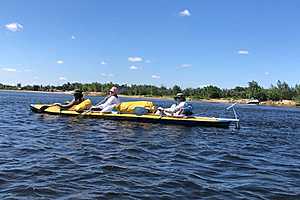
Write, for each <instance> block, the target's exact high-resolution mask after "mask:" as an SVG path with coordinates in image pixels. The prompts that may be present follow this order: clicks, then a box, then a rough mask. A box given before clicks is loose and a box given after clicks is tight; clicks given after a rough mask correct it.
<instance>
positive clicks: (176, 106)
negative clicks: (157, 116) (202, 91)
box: [165, 102, 187, 114]
mask: <svg viewBox="0 0 300 200" xmlns="http://www.w3.org/2000/svg"><path fill="white" fill-rule="evenodd" d="M186 104H187V103H186V102H180V103H179V104H173V105H172V106H171V107H170V108H166V109H165V111H167V112H170V113H173V114H178V113H179V111H180V110H181V109H183V108H185V107H186V106H187V105H186Z"/></svg>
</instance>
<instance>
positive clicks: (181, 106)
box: [155, 93, 193, 117]
mask: <svg viewBox="0 0 300 200" xmlns="http://www.w3.org/2000/svg"><path fill="white" fill-rule="evenodd" d="M174 99H175V101H176V104H173V105H172V106H171V107H170V108H162V107H158V108H157V112H156V113H155V114H157V115H162V116H163V115H166V116H175V117H180V116H188V115H192V114H193V112H192V106H191V105H189V104H188V103H187V102H186V99H185V96H184V94H183V93H178V94H177V95H176V96H175V97H174Z"/></svg>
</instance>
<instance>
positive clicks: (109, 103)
mask: <svg viewBox="0 0 300 200" xmlns="http://www.w3.org/2000/svg"><path fill="white" fill-rule="evenodd" d="M115 102H116V97H115V96H111V97H109V98H108V99H107V100H106V101H105V102H104V103H103V104H100V105H99V106H97V107H100V108H101V109H103V108H105V107H107V106H109V105H112V104H115Z"/></svg>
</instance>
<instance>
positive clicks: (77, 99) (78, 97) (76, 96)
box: [53, 90, 85, 109]
mask: <svg viewBox="0 0 300 200" xmlns="http://www.w3.org/2000/svg"><path fill="white" fill-rule="evenodd" d="M72 93H73V95H74V99H73V100H72V101H71V102H70V103H68V104H61V103H54V104H53V105H54V106H59V107H61V108H63V109H69V108H71V107H72V106H75V105H78V104H80V103H81V102H83V101H84V100H85V99H84V98H83V93H82V91H81V90H74V91H73V92H72Z"/></svg>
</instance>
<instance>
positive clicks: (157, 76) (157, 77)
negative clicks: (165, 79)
mask: <svg viewBox="0 0 300 200" xmlns="http://www.w3.org/2000/svg"><path fill="white" fill-rule="evenodd" d="M151 78H153V79H160V76H159V75H152V76H151Z"/></svg>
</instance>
